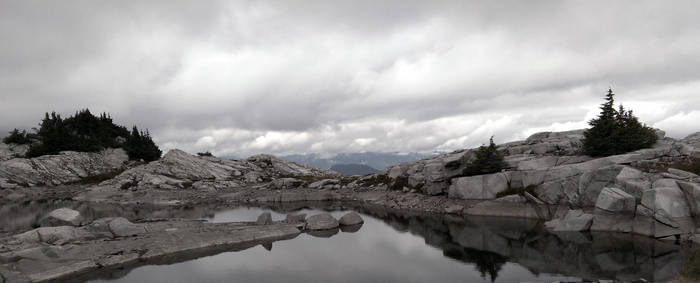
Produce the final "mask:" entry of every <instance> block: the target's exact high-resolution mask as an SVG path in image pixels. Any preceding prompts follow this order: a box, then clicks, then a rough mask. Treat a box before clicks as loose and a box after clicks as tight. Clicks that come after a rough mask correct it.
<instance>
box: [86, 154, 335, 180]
mask: <svg viewBox="0 0 700 283" xmlns="http://www.w3.org/2000/svg"><path fill="white" fill-rule="evenodd" d="M338 176H339V174H338V173H335V172H332V171H329V170H322V169H317V168H312V167H307V166H303V165H299V164H297V163H294V162H289V161H283V160H281V159H278V158H276V157H274V156H271V155H256V156H252V157H250V158H248V159H247V160H229V159H221V158H216V157H209V156H194V155H191V154H188V153H186V152H184V151H182V150H178V149H173V150H170V151H169V152H168V153H166V154H165V155H164V156H163V157H162V158H161V159H160V160H157V161H153V162H151V163H148V164H145V165H142V166H137V167H134V168H131V169H129V170H126V171H124V172H123V173H122V174H120V175H118V176H116V177H115V178H113V179H110V180H107V181H104V182H102V183H100V184H98V185H96V186H94V187H93V188H92V189H122V190H126V189H132V190H143V189H164V190H173V189H195V190H219V189H223V188H236V187H244V186H248V185H253V184H259V183H264V182H270V186H271V187H273V188H276V189H282V188H293V187H296V186H299V185H300V184H301V180H298V179H296V178H299V177H309V178H323V177H326V178H328V177H338ZM294 177H296V178H294Z"/></svg>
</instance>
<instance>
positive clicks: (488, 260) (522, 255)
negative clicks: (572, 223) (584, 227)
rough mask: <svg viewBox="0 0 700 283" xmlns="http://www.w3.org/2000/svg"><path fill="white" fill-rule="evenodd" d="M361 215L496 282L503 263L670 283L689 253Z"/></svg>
mask: <svg viewBox="0 0 700 283" xmlns="http://www.w3.org/2000/svg"><path fill="white" fill-rule="evenodd" d="M363 212H364V213H367V214H370V215H373V216H375V217H377V218H380V219H383V221H385V222H386V223H387V224H389V225H390V226H392V227H394V228H395V229H397V230H399V231H408V232H410V233H413V234H416V235H419V236H421V237H423V238H424V239H425V242H426V244H428V245H431V246H434V247H437V248H440V249H441V250H443V254H444V255H445V256H447V257H449V258H453V259H457V260H460V261H462V262H465V263H470V264H474V265H475V266H476V268H477V270H479V272H481V274H482V275H485V276H488V277H490V279H492V280H495V279H496V278H498V275H499V272H500V271H501V269H502V267H503V265H504V264H506V263H507V262H512V263H517V264H519V265H520V266H523V267H525V268H527V269H528V270H530V271H531V272H532V273H533V274H562V275H566V276H573V277H577V278H581V279H583V280H591V281H595V280H599V279H616V280H621V281H634V280H639V279H645V280H648V281H653V282H657V281H667V280H671V279H673V278H674V277H675V276H677V274H678V273H679V271H680V269H681V267H682V266H683V260H684V256H683V254H684V253H685V252H686V249H685V248H684V247H683V246H680V245H676V244H675V243H673V242H668V241H659V240H654V239H651V238H647V237H640V236H635V235H630V234H620V233H593V234H589V233H586V234H584V233H578V232H567V233H555V234H553V233H549V232H547V231H546V230H544V229H543V227H542V225H541V223H538V221H536V220H529V219H517V218H495V217H467V218H464V219H462V218H450V217H447V218H445V217H437V216H406V215H400V214H392V213H382V212H377V211H374V212H373V211H371V210H364V211H363Z"/></svg>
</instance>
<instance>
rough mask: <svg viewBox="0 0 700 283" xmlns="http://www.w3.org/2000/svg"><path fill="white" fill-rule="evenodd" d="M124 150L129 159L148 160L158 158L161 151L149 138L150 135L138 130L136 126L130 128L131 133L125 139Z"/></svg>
mask: <svg viewBox="0 0 700 283" xmlns="http://www.w3.org/2000/svg"><path fill="white" fill-rule="evenodd" d="M124 150H126V152H127V154H129V159H131V160H139V159H143V161H146V162H150V161H154V160H158V159H160V155H161V154H162V152H161V151H160V149H159V148H158V146H156V144H155V143H154V142H153V139H151V135H150V134H149V133H148V131H146V132H141V131H139V129H138V128H136V126H134V128H133V129H132V130H131V134H130V135H129V137H128V138H127V139H126V144H125V145H124Z"/></svg>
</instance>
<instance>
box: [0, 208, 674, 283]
mask: <svg viewBox="0 0 700 283" xmlns="http://www.w3.org/2000/svg"><path fill="white" fill-rule="evenodd" d="M64 206H65V207H71V208H74V209H77V210H79V211H80V212H81V213H82V214H83V215H84V216H86V218H87V219H88V220H91V219H96V218H100V217H108V216H123V217H127V218H129V219H148V218H189V219H207V220H209V221H212V222H231V221H254V220H255V219H256V217H257V216H258V215H259V214H260V213H261V212H263V211H269V210H264V209H259V208H237V209H233V210H231V209H228V210H222V208H218V207H197V208H188V207H163V206H146V205H115V204H90V203H78V202H67V201H54V202H44V203H39V202H36V203H28V204H18V205H11V206H3V207H2V208H1V209H0V224H1V225H0V227H2V229H3V231H2V232H4V233H9V232H12V231H22V230H28V229H31V228H32V226H35V225H36V223H37V221H38V220H39V219H41V217H43V216H44V215H46V214H48V213H49V212H50V211H51V210H53V209H55V208H58V207H64ZM320 207H321V208H322V209H329V210H335V211H334V212H332V214H333V215H334V216H335V217H336V218H339V217H340V216H342V215H343V214H344V213H345V212H347V211H348V210H347V209H346V208H343V207H339V206H335V207H327V206H326V207H323V206H320ZM275 210H276V211H278V212H274V211H273V212H272V218H273V219H274V220H282V219H284V217H285V215H284V214H285V213H287V212H290V211H300V212H302V213H307V215H313V214H316V213H318V212H319V210H317V209H310V208H308V207H307V206H306V205H298V206H291V207H290V206H287V207H276V208H275ZM217 211H218V212H217ZM357 211H358V212H360V213H362V214H363V218H364V219H365V224H364V225H363V226H360V225H358V226H345V227H341V228H340V231H339V230H337V229H336V230H330V231H317V232H312V233H307V234H302V235H300V236H299V237H297V238H295V239H293V240H289V241H281V242H275V243H274V247H273V245H272V243H269V244H265V245H262V246H261V247H255V248H251V249H247V250H243V251H238V252H227V253H222V254H218V255H214V256H207V257H204V258H199V259H195V260H187V261H185V262H180V263H176V262H178V261H182V260H186V259H189V258H192V257H188V258H180V259H178V258H175V257H174V258H173V259H172V261H170V262H166V263H170V264H168V265H159V266H143V267H138V268H135V269H133V270H120V271H113V272H111V273H103V274H102V276H103V278H105V277H106V278H109V279H107V280H117V281H118V282H191V281H198V282H201V283H204V282H220V281H236V282H279V281H285V282H298V281H329V282H358V281H368V282H419V281H421V282H422V281H436V282H437V281H440V282H465V281H466V282H520V281H543V280H545V281H553V280H562V279H563V280H581V279H583V280H585V281H589V280H590V281H595V280H599V279H616V280H621V281H634V280H638V279H645V280H647V281H668V280H671V279H673V278H674V277H675V276H676V275H677V274H678V272H679V270H680V269H681V267H682V266H683V264H684V259H685V258H686V255H685V254H686V253H687V251H686V247H684V246H680V245H676V244H674V243H673V242H666V241H658V240H654V239H650V238H646V237H639V236H633V235H629V234H612V233H593V234H589V233H586V234H583V233H557V234H552V233H549V232H547V231H546V230H544V229H543V227H542V225H541V223H538V221H535V220H528V219H515V218H493V217H467V218H458V217H450V216H436V215H422V214H404V213H390V212H387V211H386V210H381V209H379V210H378V209H366V208H359V209H357Z"/></svg>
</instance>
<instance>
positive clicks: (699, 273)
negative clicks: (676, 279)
mask: <svg viewBox="0 0 700 283" xmlns="http://www.w3.org/2000/svg"><path fill="white" fill-rule="evenodd" d="M680 275H681V276H682V277H684V278H685V279H688V280H700V250H698V249H695V250H693V251H691V252H690V256H689V258H688V260H687V261H686V263H685V265H684V266H683V269H681V273H680ZM689 282H690V281H689ZM693 282H697V281H693Z"/></svg>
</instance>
